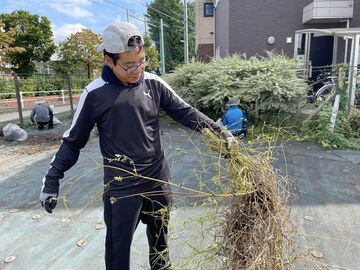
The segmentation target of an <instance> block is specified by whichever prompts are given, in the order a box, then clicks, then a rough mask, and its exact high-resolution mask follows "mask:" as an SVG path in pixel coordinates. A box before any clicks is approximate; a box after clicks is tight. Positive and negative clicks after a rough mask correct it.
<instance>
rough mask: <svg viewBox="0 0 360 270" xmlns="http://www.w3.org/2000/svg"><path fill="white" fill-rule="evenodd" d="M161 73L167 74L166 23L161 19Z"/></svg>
mask: <svg viewBox="0 0 360 270" xmlns="http://www.w3.org/2000/svg"><path fill="white" fill-rule="evenodd" d="M160 73H161V74H165V52H164V22H163V19H160Z"/></svg>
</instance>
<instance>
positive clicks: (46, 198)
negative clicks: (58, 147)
mask: <svg viewBox="0 0 360 270" xmlns="http://www.w3.org/2000/svg"><path fill="white" fill-rule="evenodd" d="M40 201H41V206H42V207H44V208H45V210H46V212H48V213H50V214H51V213H52V210H53V209H54V208H55V207H56V204H57V194H48V193H43V192H41V194H40Z"/></svg>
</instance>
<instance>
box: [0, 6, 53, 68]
mask: <svg viewBox="0 0 360 270" xmlns="http://www.w3.org/2000/svg"><path fill="white" fill-rule="evenodd" d="M0 20H1V21H2V23H3V24H4V27H3V30H4V31H5V32H9V31H11V29H13V31H15V35H14V40H13V41H12V42H11V44H10V46H11V47H13V48H15V47H18V48H19V47H20V48H24V49H25V50H21V51H13V52H12V53H10V54H9V55H8V57H9V59H10V63H11V65H12V66H13V67H12V69H13V70H14V71H15V72H17V73H19V74H24V75H31V74H32V73H34V72H35V64H34V62H36V61H38V62H46V61H48V60H50V57H51V55H52V54H53V53H54V52H55V49H56V46H55V44H54V42H53V39H52V37H53V33H52V31H51V25H50V21H49V19H48V18H47V17H44V16H41V17H39V16H38V15H34V14H30V13H29V12H27V11H25V10H18V11H14V12H12V13H10V14H0Z"/></svg>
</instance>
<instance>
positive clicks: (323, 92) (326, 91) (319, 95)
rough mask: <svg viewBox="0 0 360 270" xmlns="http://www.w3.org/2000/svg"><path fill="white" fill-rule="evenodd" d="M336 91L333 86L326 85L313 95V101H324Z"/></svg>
mask: <svg viewBox="0 0 360 270" xmlns="http://www.w3.org/2000/svg"><path fill="white" fill-rule="evenodd" d="M335 90H336V88H335V85H334V84H328V85H324V86H323V87H321V88H320V89H319V90H318V91H317V92H316V94H315V100H325V99H326V98H327V97H328V96H329V95H331V94H332V93H334V92H335Z"/></svg>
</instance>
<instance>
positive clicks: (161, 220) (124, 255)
mask: <svg viewBox="0 0 360 270" xmlns="http://www.w3.org/2000/svg"><path fill="white" fill-rule="evenodd" d="M170 204H171V199H170V195H169V191H168V190H163V188H162V187H158V188H157V189H156V190H153V191H152V192H151V193H149V194H143V195H136V196H131V197H123V198H122V197H115V196H113V197H111V196H107V195H104V220H105V224H106V227H107V231H106V243H105V264H106V269H107V270H129V269H130V247H131V242H132V239H133V235H134V232H135V230H136V227H137V225H138V223H139V221H140V220H141V222H142V223H144V224H146V225H147V229H146V234H147V238H148V242H149V262H150V265H151V269H152V270H157V269H170V261H169V251H168V243H167V238H168V237H167V236H168V221H169V207H170Z"/></svg>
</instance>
